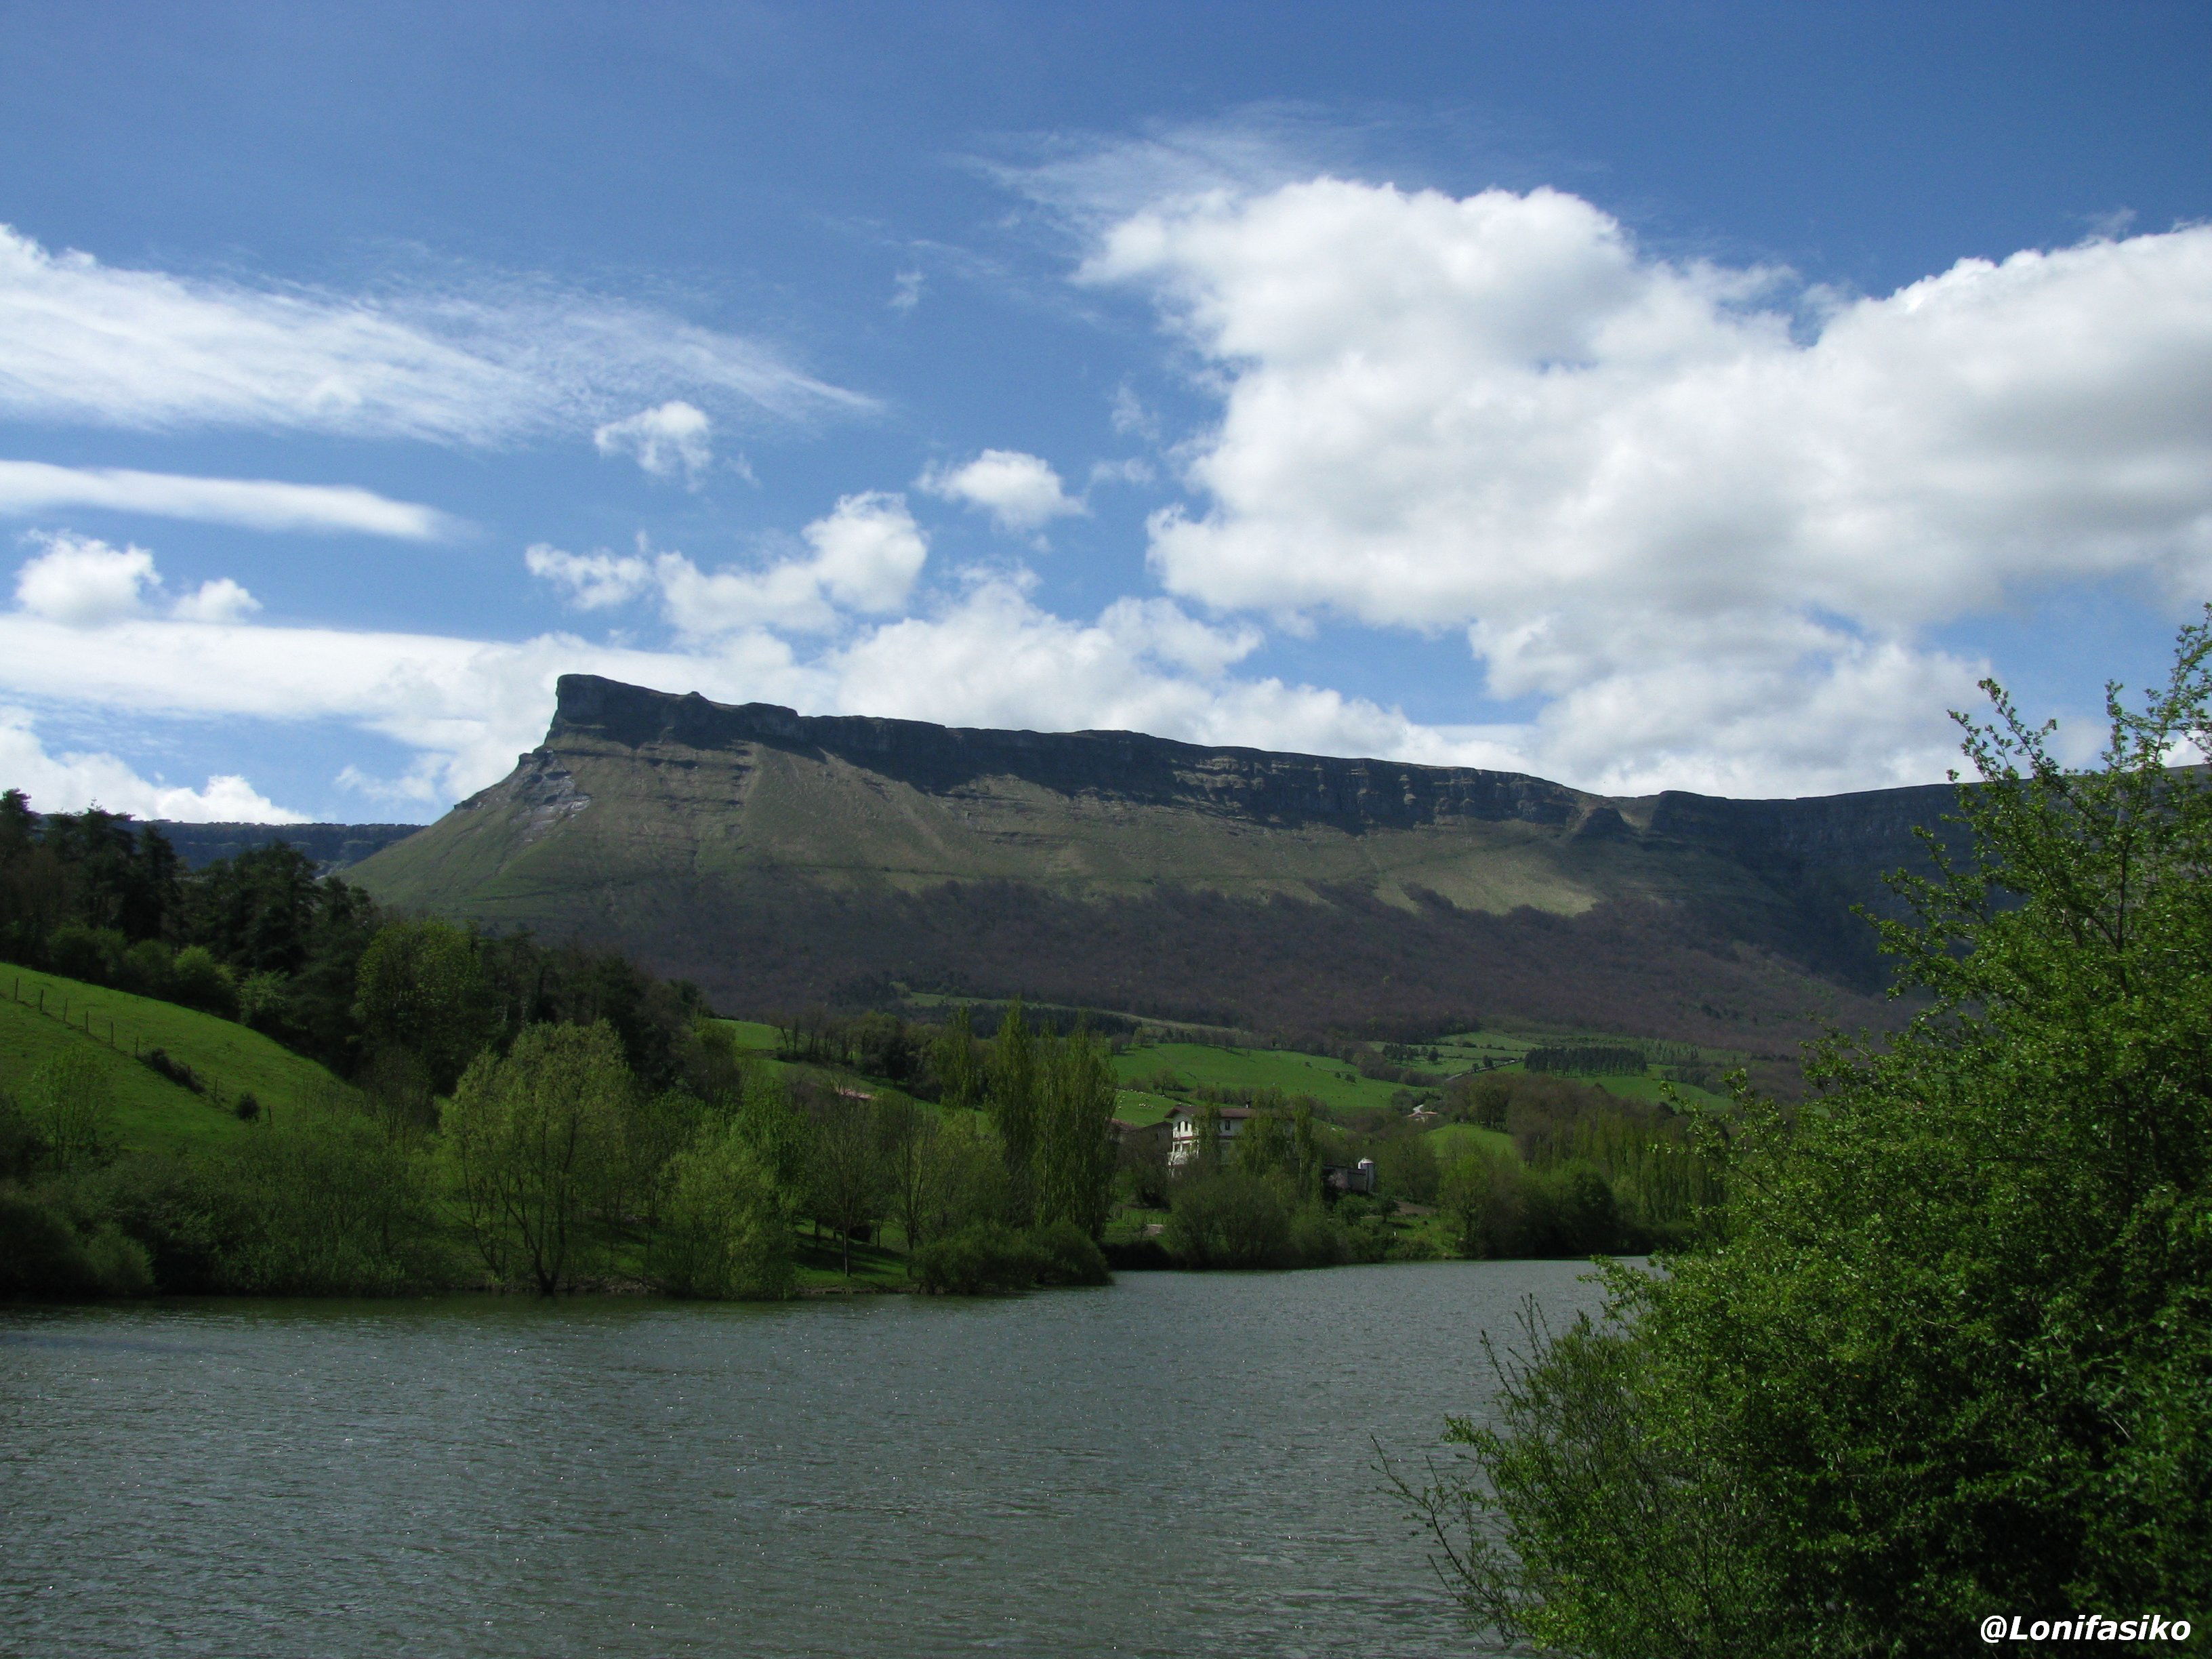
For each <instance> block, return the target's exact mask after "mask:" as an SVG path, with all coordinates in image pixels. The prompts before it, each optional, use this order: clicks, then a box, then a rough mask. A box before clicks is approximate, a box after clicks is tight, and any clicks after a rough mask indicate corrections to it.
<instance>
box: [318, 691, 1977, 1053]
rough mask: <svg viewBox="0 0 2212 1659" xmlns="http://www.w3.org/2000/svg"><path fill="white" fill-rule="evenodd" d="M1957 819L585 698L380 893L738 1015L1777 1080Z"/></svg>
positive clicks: (1865, 989)
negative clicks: (1052, 1021)
mask: <svg viewBox="0 0 2212 1659" xmlns="http://www.w3.org/2000/svg"><path fill="white" fill-rule="evenodd" d="M1949 800H1950V792H1949V791H1948V790H1946V789H1936V790H1899V791H1887V792H1882V793H1878V794H1874V795H1866V796H1849V797H1838V798H1834V799H1827V800H1815V801H1802V802H1758V801H1753V802H1736V801H1723V800H1715V799H1708V798H1702V797H1697V796H1691V795H1681V794H1665V795H1659V796H1652V797H1645V798H1639V799H1607V798H1601V797H1597V796H1593V795H1589V794H1584V793H1580V792H1577V791H1575V790H1571V789H1568V788H1565V787H1562V786H1560V785H1557V784H1552V783H1547V782H1545V781H1542V780H1541V779H1535V778H1528V777H1522V776H1517V775H1511V774H1504V773H1494V772H1483V771H1478V770H1474V769H1459V768H1440V767H1421V766H1413V765H1407V764H1404V763H1395V762H1382V761H1373V760H1343V759H1336V758H1331V757H1316V756H1298V755H1280V754H1269V753H1265V752H1262V751H1259V750H1234V749H1206V748H1201V747H1199V746H1196V745H1193V744H1180V743H1172V742H1169V741H1167V740H1165V739H1161V738H1150V737H1145V736H1142V735H1139V734H1136V733H1130V732H1073V733H1059V734H1041V733H1036V732H992V731H969V730H957V729H952V728H947V727H943V726H927V725H923V724H921V723H920V722H915V721H901V720H869V719H857V718H856V719H808V718H802V717H800V716H799V715H796V714H793V713H792V712H791V711H790V710H788V709H782V708H773V707H769V706H768V705H763V704H750V705H746V706H744V707H742V708H726V707H722V706H720V705H716V704H714V703H709V702H707V701H705V700H704V699H703V698H701V697H697V696H687V697H677V696H668V695H666V694H664V693H659V692H654V691H649V690H641V689H639V688H636V687H631V686H624V685H620V684H616V683H614V682H612V681H608V680H603V679H598V678H592V677H588V676H568V677H566V678H563V679H562V682H561V686H560V698H559V707H558V709H557V712H556V715H555V717H554V720H553V723H552V726H551V729H550V732H548V734H547V737H546V740H545V742H544V744H543V745H542V746H541V747H539V748H538V749H537V750H533V751H532V752H531V753H530V754H527V755H525V756H523V757H521V758H520V761H519V763H518V764H517V766H516V769H515V771H514V772H513V775H510V776H509V777H507V779H506V780H504V781H501V783H499V784H497V785H495V786H494V787H492V788H490V789H488V790H486V791H484V792H483V793H481V794H479V795H477V796H475V797H473V798H471V799H470V800H468V801H465V802H464V803H462V805H459V806H458V807H456V808H455V809H454V810H453V811H452V812H451V813H449V814H447V817H445V818H443V819H442V820H441V821H440V822H439V823H436V824H434V825H432V826H430V827H429V828H428V829H424V830H422V831H421V832H420V833H418V834H416V835H415V836H410V837H409V838H407V839H406V840H404V841H402V842H398V843H397V844H396V845H393V846H391V847H388V848H386V849H385V850H383V851H382V852H380V853H378V854H376V855H375V856H374V857H372V858H370V859H368V860H367V861H365V862H364V863H362V864H361V865H359V866H356V868H355V869H354V870H353V871H352V872H350V874H351V876H352V878H354V879H356V880H358V881H360V882H361V883H362V884H363V885H364V886H366V887H368V889H369V890H370V891H372V892H373V893H374V894H375V895H376V896H378V897H379V898H380V899H382V900H384V901H386V902H389V903H392V904H395V905H398V906H400V907H402V908H413V909H420V910H425V911H432V912H437V913H441V914H445V915H454V916H459V917H465V918H469V919H472V920H476V921H483V922H485V923H489V924H491V925H495V926H500V927H530V928H532V929H535V930H537V931H538V932H539V933H541V934H544V935H547V936H550V937H553V938H556V939H558V938H566V937H583V938H588V939H593V940H596V941H602V942H606V943H611V944H614V945H618V946H621V947H622V948H624V949H626V950H629V951H632V952H633V953H635V955H637V956H638V957H641V959H642V960H644V961H646V962H647V963H650V964H651V965H652V966H653V967H654V968H656V969H659V970H660V971H662V972H665V973H671V974H677V975H684V976H686V977H690V978H692V979H695V980H697V981H700V983H701V984H702V985H703V986H704V987H706V988H707V990H708V992H709V994H711V995H712V996H714V999H715V1000H716V1001H717V1002H718V1003H719V1004H720V1005H722V1006H726V1007H728V1008H731V1009H732V1010H741V1011H744V1012H766V1011H769V1010H772V1009H775V1008H778V1007H790V1006H800V1005H803V1004H805V1003H807V1002H811V1001H824V1000H845V1001H863V1000H879V999H881V998H883V997H884V996H886V995H888V994H890V987H891V986H892V984H893V982H894V981H896V982H898V983H901V984H903V985H906V986H908V987H913V988H916V989H923V990H957V991H963V992H968V993H972V994H994V995H1006V994H1015V993H1022V994H1029V995H1031V996H1034V997H1038V998H1041V999H1043V1000H1051V1001H1055V1002H1065V1003H1070V1004H1080V1005H1087V1006H1103V1007H1113V1008H1122V1009H1129V1010H1132V1011H1135V1012H1147V1013H1158V1014H1180V1015H1184V1016H1188V1017H1189V1018H1200V1019H1212V1020H1216V1021H1219V1022H1222V1023H1233V1024H1251V1025H1265V1026H1268V1027H1271V1028H1274V1029H1283V1028H1297V1027H1301V1026H1318V1025H1323V1024H1335V1025H1356V1024H1362V1023H1370V1022H1382V1023H1383V1024H1402V1025H1407V1026H1419V1025H1423V1024H1426V1025H1428V1026H1430V1027H1431V1029H1441V1028H1443V1026H1444V1025H1446V1024H1451V1023H1455V1022H1457V1021H1458V1020H1459V1018H1460V1017H1464V1018H1465V1019H1466V1020H1474V1019H1478V1018H1480V1019H1490V1018H1517V1019H1522V1020H1527V1021H1531V1022H1534V1023H1538V1024H1552V1025H1558V1026H1562V1027H1583V1028H1590V1029H1609V1030H1626V1031H1646V1032H1650V1033H1652V1034H1676V1035H1682V1036H1691V1037H1693V1038H1697V1039H1699V1040H1703V1041H1712V1042H1723V1043H1727V1044H1729V1045H1730V1046H1733V1047H1735V1048H1746V1049H1749V1050H1752V1051H1753V1052H1759V1051H1762V1050H1764V1049H1767V1048H1772V1049H1776V1050H1777V1051H1784V1050H1787V1049H1788V1048H1790V1046H1791V1044H1792V1043H1794V1042H1795V1040H1796V1038H1797V1037H1799V1036H1802V1035H1804V1034H1806V1033H1807V1032H1808V1031H1809V1030H1812V1029H1814V1024H1815V1023H1817V1021H1818V1020H1819V1019H1821V1018H1841V1019H1844V1020H1845V1021H1846V1022H1850V1023H1856V1022H1857V1021H1860V1020H1863V1019H1865V1018H1873V1017H1876V1016H1877V1015H1878V1005H1877V1004H1876V1003H1875V1001H1874V1000H1871V999H1870V997H1869V993H1871V992H1873V991H1875V989H1877V988H1878V986H1877V981H1876V977H1875V972H1874V970H1873V968H1872V965H1871V963H1872V958H1871V951H1870V948H1869V947H1870V941H1869V939H1867V938H1866V937H1865V933H1866V932H1867V930H1866V929H1865V928H1864V927H1863V924H1860V923H1857V922H1856V921H1853V920H1852V919H1851V918H1850V915H1849V905H1850V903H1851V902H1856V901H1859V900H1863V899H1867V898H1878V897H1879V896H1880V895H1881V887H1880V884H1879V882H1878V880H1877V876H1878V873H1879V872H1880V871H1881V870H1882V869H1884V868H1890V867H1894V866H1897V865H1898V864H1900V863H1903V862H1906V861H1908V860H1912V859H1914V858H1915V857H1916V856H1917V849H1916V847H1915V844H1914V842H1913V840H1912V836H1911V828H1912V826H1913V825H1914V824H1915V823H1933V822H1935V821H1936V819H1937V817H1939V815H1940V814H1941V813H1942V811H1944V810H1945V809H1946V807H1947V806H1948V803H1949Z"/></svg>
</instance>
